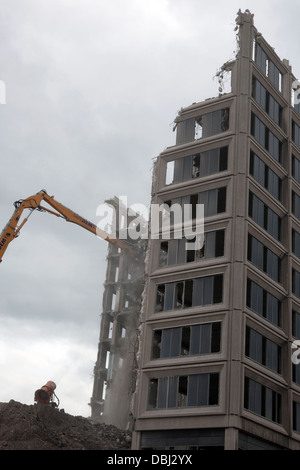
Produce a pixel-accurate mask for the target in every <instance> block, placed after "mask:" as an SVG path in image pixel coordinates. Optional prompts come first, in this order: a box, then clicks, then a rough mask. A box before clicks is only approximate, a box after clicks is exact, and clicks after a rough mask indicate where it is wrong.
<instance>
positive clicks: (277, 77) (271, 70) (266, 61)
mask: <svg viewBox="0 0 300 470" xmlns="http://www.w3.org/2000/svg"><path fill="white" fill-rule="evenodd" d="M253 52H254V57H253V60H254V61H255V63H256V64H257V65H258V67H259V69H260V70H261V71H262V72H263V74H264V75H265V76H266V77H268V78H269V80H270V82H271V83H272V84H273V85H274V86H275V87H276V88H277V90H279V91H282V74H281V72H280V70H279V69H278V67H276V65H275V64H274V62H273V61H272V60H271V59H270V58H269V57H268V55H267V54H266V52H265V51H264V49H263V48H262V47H261V46H260V44H258V43H257V42H256V41H255V43H254V49H253Z"/></svg>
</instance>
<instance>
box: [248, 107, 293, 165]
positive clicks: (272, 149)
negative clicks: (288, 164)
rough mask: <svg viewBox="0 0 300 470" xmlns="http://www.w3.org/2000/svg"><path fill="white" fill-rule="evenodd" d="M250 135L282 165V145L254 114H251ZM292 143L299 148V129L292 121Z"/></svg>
mask: <svg viewBox="0 0 300 470" xmlns="http://www.w3.org/2000/svg"><path fill="white" fill-rule="evenodd" d="M250 132H251V135H252V136H253V137H254V139H255V140H257V142H258V143H259V144H260V145H261V146H262V147H263V148H264V149H265V150H267V151H268V152H269V154H270V155H271V156H272V157H273V158H274V159H275V160H276V161H277V162H279V163H280V164H281V165H282V164H283V143H282V142H281V141H280V140H279V139H278V138H277V137H276V136H275V135H274V134H273V132H272V131H270V129H269V128H268V127H267V126H266V125H265V124H264V123H263V122H262V121H261V120H260V119H259V118H258V117H257V116H256V115H255V114H254V113H251V129H250ZM292 141H293V142H294V144H295V145H296V146H297V147H298V148H300V127H299V126H298V125H297V124H296V123H295V121H292Z"/></svg>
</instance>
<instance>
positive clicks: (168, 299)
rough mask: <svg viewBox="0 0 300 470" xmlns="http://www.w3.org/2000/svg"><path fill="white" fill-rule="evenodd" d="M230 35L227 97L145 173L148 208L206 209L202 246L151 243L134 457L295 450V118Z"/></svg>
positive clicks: (284, 77)
mask: <svg viewBox="0 0 300 470" xmlns="http://www.w3.org/2000/svg"><path fill="white" fill-rule="evenodd" d="M236 23H237V25H236V26H237V27H236V33H237V41H238V51H237V54H236V58H235V60H233V61H232V62H229V63H226V64H224V66H223V67H221V69H220V73H219V74H218V76H219V80H220V86H221V87H222V79H225V78H226V77H227V76H229V75H230V76H231V91H230V92H228V93H222V91H221V90H220V94H219V96H218V97H216V98H210V99H207V100H205V101H203V102H201V103H194V104H192V105H191V106H188V107H186V108H182V109H181V111H180V112H179V115H178V116H177V118H176V136H177V140H176V145H174V146H172V147H169V148H167V149H166V150H164V151H163V152H162V153H161V154H160V155H159V156H158V158H157V160H156V164H155V168H154V177H153V192H152V203H156V204H162V203H165V204H166V205H168V206H169V207H171V206H172V204H174V203H177V204H180V205H182V207H183V206H184V204H191V206H192V208H193V213H192V217H194V215H195V214H194V209H195V208H196V205H197V204H204V205H205V237H204V243H201V246H200V247H197V248H196V249H195V250H191V249H189V250H187V249H186V240H184V239H183V240H181V239H177V238H174V239H170V240H158V239H150V240H149V245H148V252H147V258H146V283H145V289H144V295H143V308H142V311H141V316H140V342H139V344H140V346H139V352H138V364H139V370H138V380H137V388H136V393H135V396H134V405H133V413H134V433H133V445H132V448H133V449H149V448H152V449H209V450H214V449H228V450H230V449H233V450H237V449H282V448H283V449H300V365H299V366H297V365H295V364H293V362H292V352H293V350H292V343H293V341H294V340H295V339H297V338H300V114H299V113H300V110H299V105H297V100H296V103H294V102H293V99H292V96H293V94H292V86H293V83H294V82H295V77H294V76H293V74H292V69H291V67H290V65H289V62H288V61H287V60H281V59H280V58H279V57H278V56H277V54H276V53H275V51H274V49H273V48H272V47H271V46H270V45H269V44H268V43H267V42H266V40H265V39H264V38H263V36H262V35H261V34H260V33H259V32H258V31H257V29H256V28H255V26H254V23H253V15H252V14H251V13H250V12H249V11H248V10H246V11H245V12H244V13H242V12H241V11H239V12H238V16H237V19H236ZM171 216H172V213H171ZM177 222H178V221H177ZM175 228H176V227H175ZM177 228H178V227H177ZM171 238H172V237H171ZM192 242H193V240H190V241H188V242H187V243H192Z"/></svg>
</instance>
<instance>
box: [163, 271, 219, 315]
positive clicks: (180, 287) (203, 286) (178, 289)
mask: <svg viewBox="0 0 300 470" xmlns="http://www.w3.org/2000/svg"><path fill="white" fill-rule="evenodd" d="M222 299H223V275H222V274H216V275H215V276H206V277H199V278H196V279H188V280H185V281H178V282H170V283H167V284H160V285H158V286H157V291H156V309H155V311H156V312H161V311H168V310H175V309H181V308H189V307H195V306H204V305H212V304H217V303H221V302H222Z"/></svg>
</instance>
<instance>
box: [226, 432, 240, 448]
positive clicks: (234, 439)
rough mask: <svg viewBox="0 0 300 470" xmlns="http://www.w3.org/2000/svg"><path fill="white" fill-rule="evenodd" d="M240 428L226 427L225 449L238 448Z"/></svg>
mask: <svg viewBox="0 0 300 470" xmlns="http://www.w3.org/2000/svg"><path fill="white" fill-rule="evenodd" d="M238 444H239V430H238V429H236V428H227V429H225V442H224V450H238Z"/></svg>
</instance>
